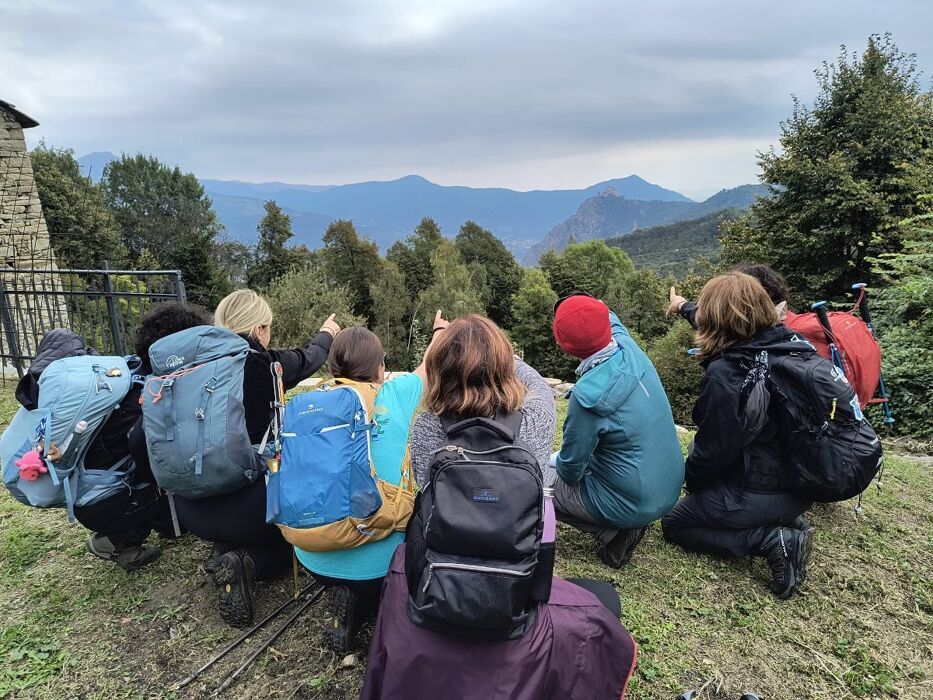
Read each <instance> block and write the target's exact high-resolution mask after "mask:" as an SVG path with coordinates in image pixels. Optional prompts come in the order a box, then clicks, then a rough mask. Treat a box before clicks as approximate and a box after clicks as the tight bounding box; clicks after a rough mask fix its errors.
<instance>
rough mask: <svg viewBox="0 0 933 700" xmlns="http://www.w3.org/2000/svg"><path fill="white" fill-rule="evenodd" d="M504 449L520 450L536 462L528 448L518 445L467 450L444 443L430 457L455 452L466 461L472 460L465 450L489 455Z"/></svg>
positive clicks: (472, 453)
mask: <svg viewBox="0 0 933 700" xmlns="http://www.w3.org/2000/svg"><path fill="white" fill-rule="evenodd" d="M504 450H521V451H522V452H524V453H525V454H527V455H528V456H529V457H531V459H532V460H534V462H535V464H537V463H538V458H537V457H535V456H534V455H533V454H532V453H531V450H528V449H526V448H524V447H522V446H520V445H506V446H504V447H496V448H494V449H492V450H468V449H467V448H465V447H460V446H458V445H445V446H444V447H440V448H438V449H436V450H434V451H433V452H431V457H434V455H436V454H438V453H440V452H456V453H457V455H458V456H459V457H462V458H463V459H464V460H465V461H467V462H471V461H473V460H471V459H470V458H469V457H467V456H466V453H467V452H469V453H470V454H471V455H491V454H494V453H496V452H503V451H504Z"/></svg>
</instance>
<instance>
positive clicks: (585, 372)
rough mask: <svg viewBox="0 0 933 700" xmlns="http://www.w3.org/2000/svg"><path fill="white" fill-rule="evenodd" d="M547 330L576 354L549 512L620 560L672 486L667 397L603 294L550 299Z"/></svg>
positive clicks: (673, 435) (675, 492)
mask: <svg viewBox="0 0 933 700" xmlns="http://www.w3.org/2000/svg"><path fill="white" fill-rule="evenodd" d="M554 337H555V339H556V340H557V344H558V345H560V347H561V349H563V350H564V352H567V353H568V354H570V355H573V356H575V357H578V358H580V360H582V362H581V363H580V366H579V367H578V368H577V375H578V376H579V379H578V380H577V384H576V386H574V388H573V391H572V392H571V393H570V397H569V400H570V404H569V406H568V409H567V419H566V421H565V423H564V440H563V444H562V446H561V449H560V452H559V453H558V454H557V457H556V464H555V466H556V468H557V480H556V482H555V483H554V504H555V506H556V509H557V516H558V518H559V519H560V520H562V521H563V522H567V523H569V524H571V525H573V526H574V527H577V528H579V529H580V530H583V531H584V532H591V533H593V534H594V535H596V537H597V539H598V540H599V542H600V547H599V557H600V559H602V561H603V562H604V563H606V564H607V565H609V566H612V567H615V568H619V567H621V566H624V565H625V564H626V563H627V562H628V560H629V559H630V558H631V556H632V551H633V550H634V548H635V546H636V545H637V544H638V542H639V541H641V538H642V537H643V536H644V534H645V531H646V530H647V526H648V525H650V524H651V523H652V522H654V521H655V520H657V519H658V518H660V517H661V516H663V515H665V514H666V513H667V512H668V511H670V510H671V508H673V507H674V504H675V503H676V502H677V498H678V496H679V495H680V487H681V484H683V481H684V460H683V454H682V453H681V449H680V442H679V441H678V439H677V430H676V428H675V427H674V418H673V415H672V414H671V406H670V403H668V400H667V394H665V392H664V387H663V386H661V380H660V379H659V378H658V373H657V371H656V370H655V368H654V365H652V364H651V360H649V359H648V356H647V355H646V354H645V353H644V352H643V351H642V349H641V348H639V347H638V345H637V344H636V343H635V341H634V340H632V337H631V336H630V335H629V333H628V331H627V330H626V329H625V326H623V325H622V323H621V322H620V321H619V318H618V317H617V316H616V315H615V314H614V313H612V312H611V311H610V310H609V307H607V306H606V305H605V304H604V303H603V302H601V301H598V300H597V299H593V298H592V297H590V296H588V295H585V294H577V295H574V296H572V297H569V298H567V299H565V300H563V301H561V302H558V306H557V307H556V308H555V312H554Z"/></svg>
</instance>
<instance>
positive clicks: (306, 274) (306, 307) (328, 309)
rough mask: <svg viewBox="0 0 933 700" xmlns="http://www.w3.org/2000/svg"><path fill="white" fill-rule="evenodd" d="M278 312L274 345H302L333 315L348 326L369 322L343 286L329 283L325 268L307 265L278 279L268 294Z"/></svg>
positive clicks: (273, 337) (276, 313)
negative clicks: (357, 311)
mask: <svg viewBox="0 0 933 700" xmlns="http://www.w3.org/2000/svg"><path fill="white" fill-rule="evenodd" d="M266 298H267V299H268V301H269V305H270V306H272V313H273V315H274V318H273V321H272V345H273V346H274V347H289V348H292V347H301V346H304V345H306V344H307V343H308V342H310V341H311V339H312V338H314V336H315V334H316V333H317V331H318V329H319V328H320V327H321V324H322V323H323V322H324V321H325V319H327V317H328V316H330V315H331V314H334V313H335V314H337V322H338V323H339V324H340V325H341V326H343V327H344V328H346V327H347V326H355V325H366V320H365V319H363V318H361V317H359V316H354V315H353V314H352V313H351V311H350V309H351V306H352V305H351V303H350V294H349V292H347V290H346V289H344V288H343V287H338V286H336V285H331V284H329V283H328V282H327V281H326V279H325V276H324V274H323V273H322V272H321V270H319V269H317V268H315V267H306V268H304V269H300V270H293V271H292V272H288V273H286V274H284V275H282V276H281V277H279V278H278V279H276V280H275V281H274V282H273V283H272V284H271V285H270V286H269V290H268V292H267V293H266Z"/></svg>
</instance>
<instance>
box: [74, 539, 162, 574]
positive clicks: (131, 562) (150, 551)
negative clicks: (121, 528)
mask: <svg viewBox="0 0 933 700" xmlns="http://www.w3.org/2000/svg"><path fill="white" fill-rule="evenodd" d="M86 546H87V551H89V552H90V553H91V554H93V555H94V556H95V557H97V558H98V559H103V560H104V561H112V562H113V563H114V564H116V565H117V566H119V567H120V568H121V569H123V570H124V571H138V570H139V569H141V568H143V567H144V566H146V564H151V563H152V562H154V561H155V560H156V559H158V558H159V557H160V556H161V555H162V550H161V549H159V548H158V547H156V546H155V545H151V544H139V545H133V546H131V547H124V548H123V549H119V550H118V549H117V548H116V546H115V545H114V544H113V542H111V541H110V538H109V537H107V536H106V535H101V534H100V533H97V532H95V533H94V534H93V535H91V536H90V537H89V538H88V541H87V545H86Z"/></svg>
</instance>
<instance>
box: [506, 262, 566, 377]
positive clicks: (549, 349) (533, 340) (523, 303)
mask: <svg viewBox="0 0 933 700" xmlns="http://www.w3.org/2000/svg"><path fill="white" fill-rule="evenodd" d="M556 301H557V294H555V292H554V290H553V289H551V285H549V284H548V281H547V277H545V276H544V273H543V272H542V271H541V270H537V269H534V268H529V269H526V270H523V275H522V282H521V284H520V285H519V287H518V291H517V292H516V293H515V296H514V299H513V301H512V317H513V318H514V319H515V325H514V326H513V327H512V331H511V335H512V340H513V341H514V343H515V345H516V346H517V347H518V349H519V350H520V351H521V353H522V355H523V356H524V358H525V362H527V363H528V364H530V365H531V366H532V367H534V368H535V369H536V370H538V372H540V373H541V374H542V375H544V376H546V377H557V378H560V379H568V380H569V379H572V378H573V370H574V367H576V365H577V363H578V361H577V360H576V359H574V358H572V357H570V356H569V355H566V354H564V353H563V352H562V351H561V349H560V348H559V347H558V346H557V343H556V342H555V341H554V334H553V332H552V331H551V323H552V321H553V313H554V312H553V309H554V303H555V302H556Z"/></svg>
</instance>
